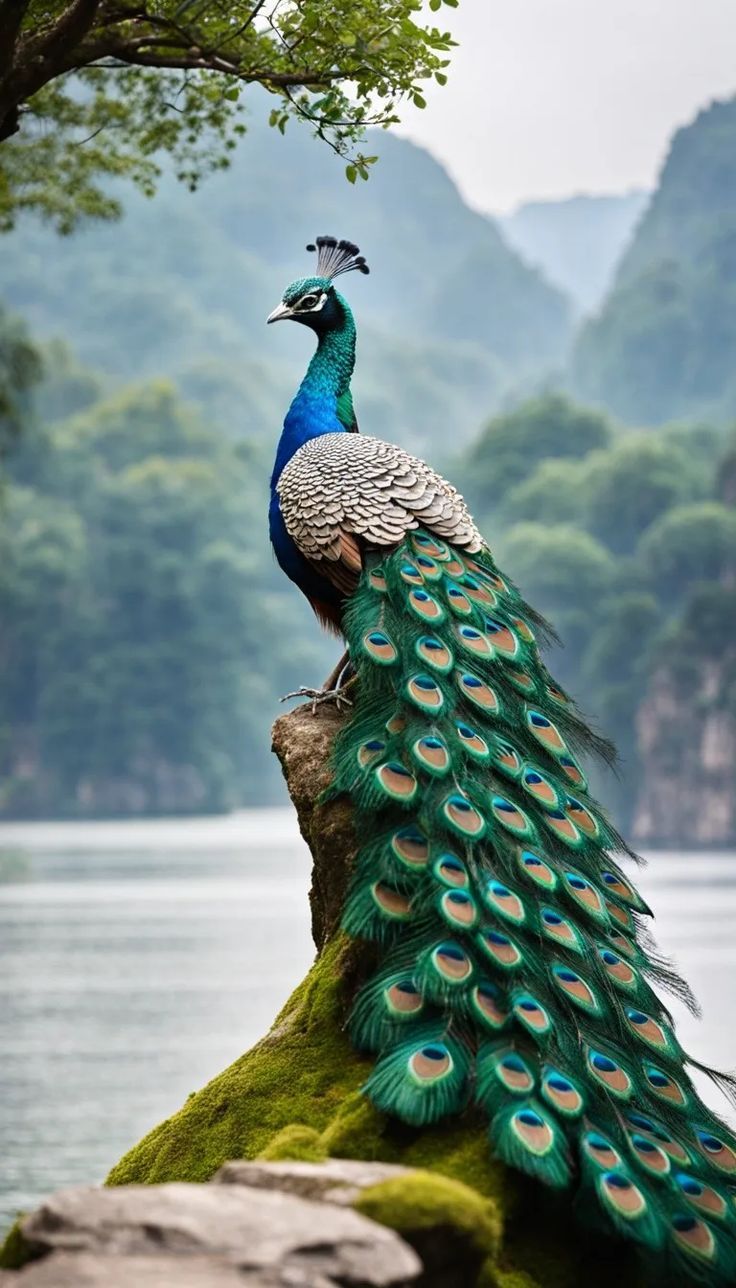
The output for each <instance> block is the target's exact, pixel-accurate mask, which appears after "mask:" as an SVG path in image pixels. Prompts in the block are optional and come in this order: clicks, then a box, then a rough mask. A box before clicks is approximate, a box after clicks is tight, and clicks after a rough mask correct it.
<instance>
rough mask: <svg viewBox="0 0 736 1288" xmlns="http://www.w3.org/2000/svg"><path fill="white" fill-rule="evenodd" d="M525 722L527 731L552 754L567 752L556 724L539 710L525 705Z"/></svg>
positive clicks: (565, 744)
mask: <svg viewBox="0 0 736 1288" xmlns="http://www.w3.org/2000/svg"><path fill="white" fill-rule="evenodd" d="M526 724H527V728H528V729H529V732H530V733H531V734H532V736H533V737H534V738H536V740H537V742H539V743H541V745H542V746H543V747H546V748H547V750H548V751H550V752H551V753H552V755H553V756H558V755H560V754H563V753H564V754H567V753H568V747H567V743H566V742H565V739H564V738H563V737H562V734H561V733H560V731H559V729H558V728H557V725H554V724H553V723H552V721H551V720H549V719H548V718H547V716H545V715H543V714H542V712H541V711H535V710H533V708H531V707H527V711H526Z"/></svg>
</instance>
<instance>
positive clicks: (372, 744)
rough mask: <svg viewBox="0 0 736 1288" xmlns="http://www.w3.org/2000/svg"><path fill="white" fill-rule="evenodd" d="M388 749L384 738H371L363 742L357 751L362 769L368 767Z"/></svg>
mask: <svg viewBox="0 0 736 1288" xmlns="http://www.w3.org/2000/svg"><path fill="white" fill-rule="evenodd" d="M385 750H386V744H385V742H384V741H383V739H382V738H369V739H368V741H367V742H364V743H361V745H360V747H359V748H358V752H357V759H358V764H359V766H360V768H361V769H366V768H367V767H368V765H371V764H372V763H373V761H374V760H376V759H377V758H378V756H380V755H382V753H383V752H384V751H385Z"/></svg>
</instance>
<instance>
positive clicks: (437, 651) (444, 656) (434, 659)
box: [414, 635, 454, 675]
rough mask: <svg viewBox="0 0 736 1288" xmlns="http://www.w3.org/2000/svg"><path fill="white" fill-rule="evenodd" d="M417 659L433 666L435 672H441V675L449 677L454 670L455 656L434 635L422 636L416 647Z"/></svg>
mask: <svg viewBox="0 0 736 1288" xmlns="http://www.w3.org/2000/svg"><path fill="white" fill-rule="evenodd" d="M414 649H415V652H416V654H417V657H418V658H419V659H420V660H421V661H422V662H426V663H427V665H428V666H431V667H432V669H433V670H434V671H439V672H440V674H441V675H447V673H448V671H451V670H452V664H453V661H454V659H453V656H452V653H451V651H450V649H449V648H448V647H447V645H446V644H444V643H443V642H442V640H439V639H437V638H436V637H435V636H434V635H422V636H420V638H419V639H418V640H417V642H416V644H415V645H414Z"/></svg>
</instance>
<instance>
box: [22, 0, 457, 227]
mask: <svg viewBox="0 0 736 1288" xmlns="http://www.w3.org/2000/svg"><path fill="white" fill-rule="evenodd" d="M443 3H444V4H447V5H450V6H452V7H455V6H456V5H457V3H458V0H429V7H430V9H431V10H432V11H437V10H439V9H440V7H441V5H442V4H443ZM421 8H422V3H421V0H302V2H301V3H294V2H293V0H270V2H269V3H268V4H264V0H232V3H229V4H225V3H223V2H222V0H0V142H2V140H5V141H6V142H5V145H4V146H3V148H2V160H1V162H0V226H4V227H6V228H7V227H11V226H12V224H13V221H14V219H15V217H16V215H17V213H18V212H19V211H21V210H25V209H33V210H37V211H39V212H40V213H41V214H42V215H44V216H46V217H48V218H50V219H52V220H53V221H54V222H55V223H56V224H57V226H58V227H59V229H60V230H61V231H62V232H68V231H69V230H70V229H71V228H73V227H74V225H75V223H76V222H77V221H78V220H79V219H80V218H81V217H82V216H84V215H93V216H97V217H102V218H110V217H114V216H115V215H116V214H118V213H119V210H120V203H119V201H118V200H117V198H116V197H114V196H112V195H111V194H110V192H109V190H108V189H105V188H103V187H102V186H101V183H100V181H101V180H103V179H104V178H106V177H125V178H128V179H131V180H133V182H135V183H136V184H138V186H139V187H141V188H142V189H143V190H144V191H145V192H148V193H150V192H151V191H152V190H153V187H154V185H155V180H156V178H157V175H158V167H157V164H156V160H155V154H156V153H157V152H160V151H168V152H170V153H172V154H173V157H174V159H175V162H176V165H177V168H178V172H179V177H180V178H182V179H183V180H185V181H186V182H187V183H188V184H189V185H190V186H192V187H193V186H195V185H196V183H197V180H198V179H199V177H200V176H201V175H202V174H203V173H205V172H206V171H207V170H210V169H213V168H218V167H222V166H224V165H226V164H227V154H228V151H229V150H231V149H232V148H233V147H234V146H235V141H236V139H237V136H238V135H239V134H242V133H244V131H245V126H244V124H243V121H242V116H241V114H240V111H239V109H240V106H241V92H242V90H243V89H244V87H245V86H247V85H251V84H259V85H261V86H263V87H264V88H265V89H266V90H267V91H268V92H269V93H270V94H271V95H273V97H274V108H273V111H272V112H271V124H272V125H275V126H277V127H278V128H279V129H280V130H282V131H283V129H284V128H285V126H286V123H287V121H288V120H289V118H290V117H291V116H298V117H302V118H303V119H305V120H307V121H308V122H309V123H310V124H311V126H312V128H313V129H314V131H315V132H316V133H317V134H318V135H319V136H320V137H321V138H322V139H324V140H326V141H327V142H328V143H329V144H331V146H332V147H333V148H334V149H335V150H336V151H337V152H338V153H339V154H340V155H341V156H343V157H344V158H345V159H346V161H347V177H348V179H349V180H350V181H351V182H355V180H356V178H357V177H358V176H361V177H362V178H366V177H367V174H368V167H369V165H370V164H371V162H372V161H374V160H375V158H374V157H367V156H365V155H363V154H362V153H361V152H360V151H357V152H356V151H355V148H356V145H357V143H358V141H359V139H360V137H361V134H362V131H363V129H364V128H365V126H366V125H382V126H386V125H388V124H390V123H392V122H394V121H396V120H397V119H398V117H397V108H398V106H399V105H400V103H401V102H402V101H406V100H411V101H412V102H413V103H414V104H415V105H416V106H417V107H424V97H423V95H422V84H423V82H425V81H427V80H430V79H434V80H436V81H438V82H439V83H440V84H444V83H445V80H446V76H445V72H444V68H445V67H446V66H447V62H448V59H447V58H446V57H444V55H445V54H447V52H448V51H449V50H450V49H451V47H452V45H453V43H454V42H453V41H452V39H451V38H450V35H449V33H447V32H443V31H441V30H440V29H439V28H438V27H436V26H434V25H432V24H428V23H426V22H422V21H421V15H420V11H421Z"/></svg>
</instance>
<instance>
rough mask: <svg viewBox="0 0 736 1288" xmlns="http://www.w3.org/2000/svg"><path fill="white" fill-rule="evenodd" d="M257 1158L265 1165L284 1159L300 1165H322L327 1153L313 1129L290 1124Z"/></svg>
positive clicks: (299, 1124) (317, 1133) (318, 1135)
mask: <svg viewBox="0 0 736 1288" xmlns="http://www.w3.org/2000/svg"><path fill="white" fill-rule="evenodd" d="M258 1157H259V1158H261V1159H263V1161H264V1162H266V1163H277V1162H280V1161H281V1160H282V1159H284V1158H289V1159H298V1161H299V1162H301V1163H323V1162H324V1161H325V1159H326V1158H327V1151H326V1149H325V1147H324V1145H323V1144H322V1138H321V1137H320V1134H319V1132H318V1131H315V1129H314V1127H305V1126H304V1125H303V1124H302V1123H292V1125H291V1126H290V1127H284V1128H283V1129H282V1130H281V1131H280V1132H278V1133H277V1134H276V1135H275V1136H274V1138H273V1140H272V1141H270V1142H269V1144H268V1145H267V1146H266V1148H265V1149H264V1150H262V1151H261V1153H260V1154H259V1155H258Z"/></svg>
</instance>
